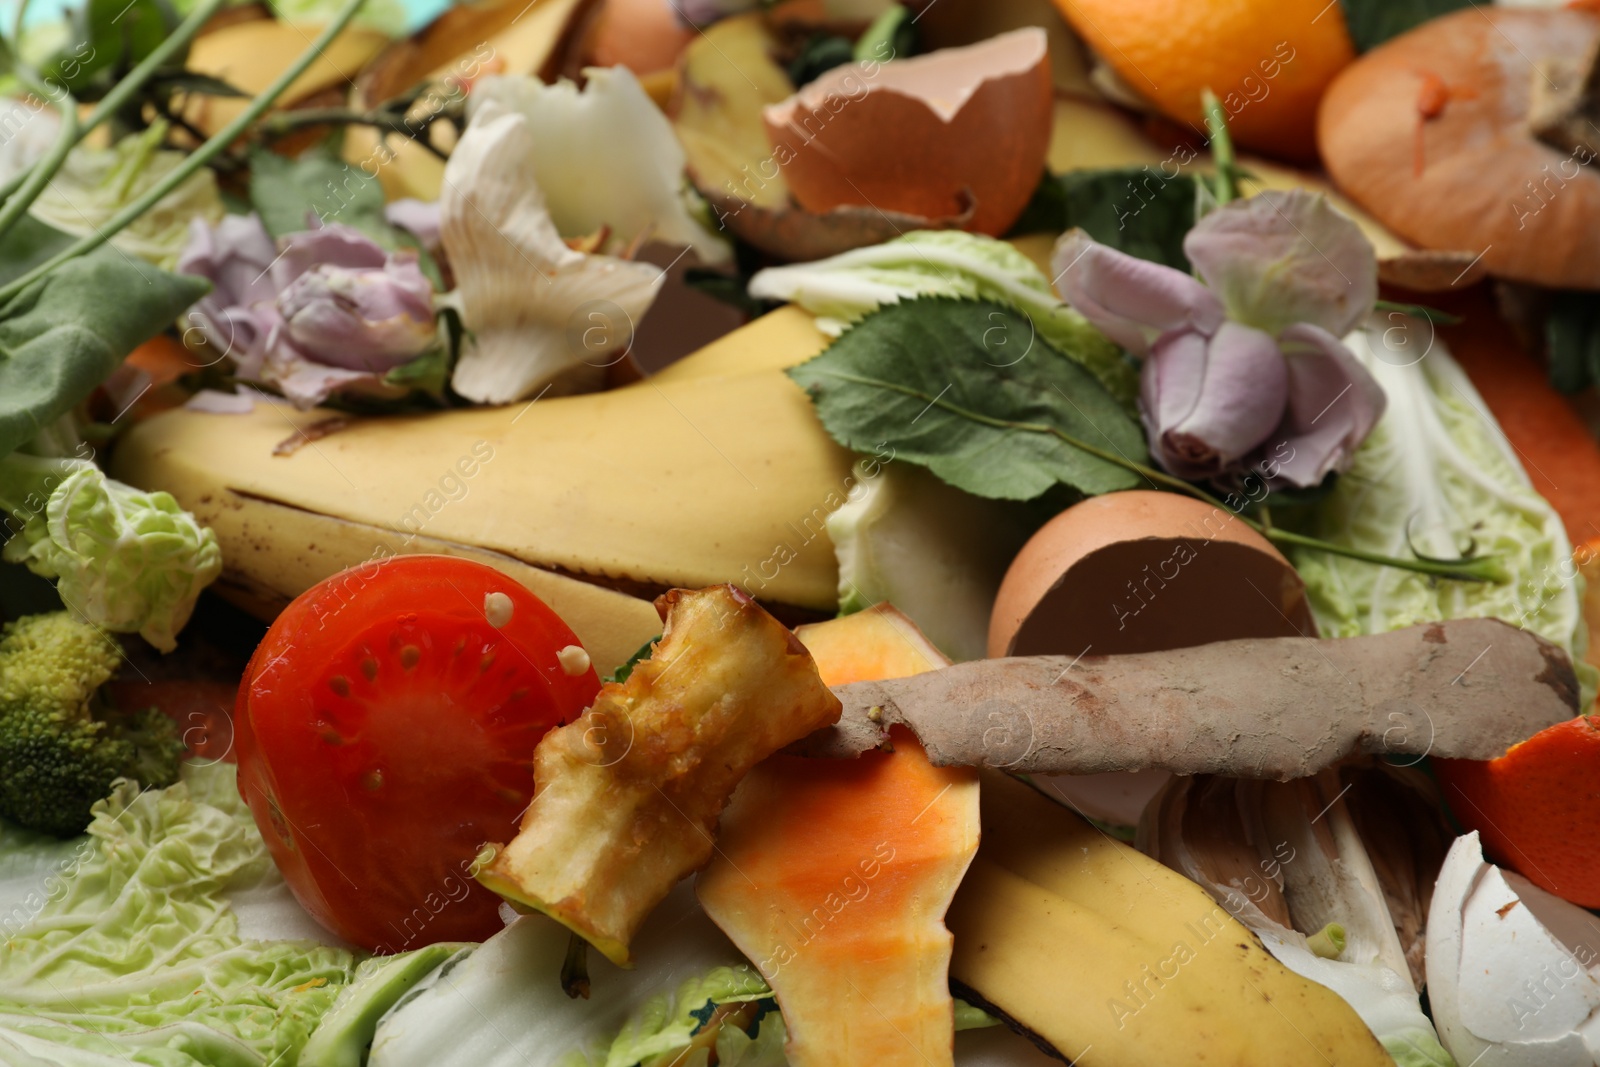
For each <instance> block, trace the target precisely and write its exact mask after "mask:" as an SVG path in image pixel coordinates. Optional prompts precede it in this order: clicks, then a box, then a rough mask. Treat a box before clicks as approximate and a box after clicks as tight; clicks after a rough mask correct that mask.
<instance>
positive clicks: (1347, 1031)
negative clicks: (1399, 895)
mask: <svg viewBox="0 0 1600 1067" xmlns="http://www.w3.org/2000/svg"><path fill="white" fill-rule="evenodd" d="M982 783H983V784H982V788H983V796H982V803H983V838H982V843H981V845H980V846H979V849H978V857H977V859H976V860H975V861H974V862H973V865H972V869H971V870H970V871H968V872H967V877H966V879H965V880H964V881H963V882H962V884H961V889H960V891H959V892H958V893H957V894H956V899H955V903H954V904H953V905H952V906H951V908H950V912H949V915H948V917H947V919H946V922H947V923H948V925H949V927H950V929H951V931H952V932H953V933H954V934H955V938H956V948H955V956H954V958H953V960H952V961H951V965H950V977H951V981H952V984H953V985H954V986H955V987H956V988H957V991H958V992H960V991H961V990H963V989H965V990H969V991H971V992H972V994H973V996H975V997H976V998H977V1000H978V1001H980V1002H982V1003H985V1004H987V1005H990V1006H992V1008H994V1009H995V1010H997V1011H998V1012H999V1013H1001V1014H1002V1015H1004V1016H1005V1017H1006V1018H1007V1019H1008V1020H1010V1021H1012V1022H1013V1023H1014V1024H1016V1025H1018V1026H1020V1027H1023V1028H1025V1029H1026V1030H1028V1031H1031V1032H1032V1033H1033V1034H1034V1035H1037V1037H1038V1038H1040V1039H1042V1040H1043V1041H1045V1042H1046V1043H1048V1044H1049V1045H1050V1046H1052V1047H1053V1048H1054V1049H1056V1050H1057V1051H1058V1052H1059V1053H1060V1054H1061V1055H1063V1056H1065V1057H1067V1058H1068V1059H1069V1060H1071V1059H1083V1060H1084V1062H1086V1063H1090V1064H1092V1063H1096V1062H1099V1063H1115V1064H1118V1065H1119V1067H1146V1065H1148V1067H1182V1065H1185V1064H1230V1065H1238V1067H1254V1065H1261V1067H1269V1065H1271V1067H1281V1065H1282V1064H1290V1063H1318V1064H1320V1063H1324V1062H1326V1063H1334V1064H1338V1065H1339V1067H1354V1065H1364V1064H1371V1065H1373V1067H1379V1065H1386V1064H1391V1063H1392V1062H1393V1061H1392V1060H1391V1058H1390V1057H1389V1054H1388V1053H1387V1052H1385V1051H1384V1049H1383V1046H1382V1045H1381V1044H1379V1043H1378V1040H1377V1038H1376V1037H1374V1036H1373V1035H1372V1032H1371V1031H1370V1030H1368V1029H1367V1027H1366V1025H1365V1024H1364V1023H1362V1021H1361V1019H1360V1017H1358V1016H1357V1015H1356V1013H1355V1011H1354V1009H1352V1008H1351V1007H1350V1006H1349V1005H1348V1004H1347V1003H1345V1001H1344V1000H1342V999H1341V998H1340V997H1339V996H1338V995H1337V994H1335V993H1334V992H1333V991H1331V990H1329V989H1327V988H1325V987H1323V986H1320V985H1317V984H1316V983H1314V982H1311V981H1309V980H1307V979H1305V978H1301V977H1300V976H1299V975H1296V974H1294V973H1293V972H1292V971H1290V970H1288V969H1287V968H1286V967H1284V966H1283V965H1282V964H1280V963H1278V962H1277V961H1276V960H1275V959H1273V958H1272V956H1271V955H1269V954H1268V953H1267V951H1266V949H1265V948H1263V947H1262V945H1261V943H1260V942H1259V941H1257V940H1256V938H1255V936H1254V935H1253V934H1251V933H1250V932H1249V931H1248V930H1247V929H1245V927H1244V926H1242V925H1240V924H1239V923H1238V922H1237V921H1235V920H1234V919H1233V918H1232V916H1230V915H1228V913H1227V912H1226V911H1224V910H1223V909H1222V908H1221V907H1219V906H1218V905H1217V904H1216V903H1215V902H1214V901H1213V900H1212V899H1211V898H1210V897H1209V896H1207V895H1206V892H1205V891H1204V890H1203V889H1201V888H1200V887H1199V886H1198V885H1196V884H1195V883H1193V882H1191V881H1189V880H1188V879H1187V878H1184V877H1183V876H1182V875H1180V874H1177V873H1176V872H1174V871H1171V870H1169V869H1167V868H1166V867H1163V866H1162V865H1161V864H1159V863H1157V862H1156V861H1155V860H1152V859H1150V858H1149V857H1148V856H1145V855H1144V854H1142V853H1140V852H1138V851H1136V850H1135V849H1133V848H1130V847H1129V846H1127V845H1124V844H1122V843H1121V842H1120V841H1116V840H1114V839H1112V838H1110V837H1108V836H1107V835H1105V834H1104V833H1102V832H1100V831H1099V830H1097V829H1096V828H1094V827H1093V826H1091V825H1090V824H1089V823H1087V822H1086V821H1084V820H1083V819H1081V818H1079V817H1078V816H1076V815H1074V814H1072V813H1071V812H1070V811H1068V810H1067V809H1065V808H1064V807H1061V806H1060V805H1058V804H1056V803H1054V802H1052V801H1051V800H1049V799H1047V798H1046V797H1044V796H1043V795H1041V794H1039V793H1037V792H1035V791H1034V790H1033V789H1032V788H1031V787H1029V786H1028V785H1026V784H1024V783H1022V782H1019V781H1017V780H1015V779H1012V778H1009V777H1007V776H1005V775H1001V774H997V773H995V772H991V771H985V772H983V779H982ZM1091 1050H1092V1051H1091Z"/></svg>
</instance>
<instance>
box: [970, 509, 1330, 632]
mask: <svg viewBox="0 0 1600 1067" xmlns="http://www.w3.org/2000/svg"><path fill="white" fill-rule="evenodd" d="M1316 632H1317V628H1316V622H1315V621H1314V620H1313V619H1312V617H1311V608H1310V605H1309V604H1308V603H1307V602H1306V595H1305V585H1304V583H1303V582H1301V580H1300V576H1299V574H1297V573H1296V572H1295V569H1294V568H1293V567H1292V566H1290V565H1289V562H1288V560H1286V559H1284V558H1283V556H1282V555H1280V554H1279V552H1278V550H1277V549H1275V548H1273V547H1272V545H1271V544H1270V543H1268V542H1267V540H1266V539H1265V538H1264V537H1262V536H1261V535H1260V534H1258V533H1256V532H1255V531H1254V530H1253V529H1251V528H1250V527H1249V526H1248V525H1246V524H1245V522H1244V521H1243V520H1242V519H1240V518H1238V517H1237V516H1235V515H1233V514H1232V513H1231V512H1229V511H1227V510H1225V509H1222V508H1215V507H1213V506H1211V505H1209V504H1206V503H1203V502H1201V501H1199V500H1195V499H1193V498H1191V497H1186V496H1179V495H1178V494H1176V493H1159V492H1150V491H1145V490H1135V491H1131V492H1125V493H1107V494H1105V495H1104V496H1097V497H1091V498H1090V499H1088V500H1085V501H1083V502H1082V503H1081V504H1077V505H1074V506H1073V507H1071V508H1068V509H1067V510H1066V511H1064V512H1062V513H1061V514H1060V515H1057V516H1056V517H1055V518H1054V519H1051V520H1050V521H1049V522H1048V523H1046V524H1045V526H1044V527H1043V528H1042V529H1041V530H1040V531H1039V532H1038V533H1036V534H1034V535H1033V537H1032V539H1031V540H1029V541H1028V543H1027V544H1026V545H1024V546H1023V548H1022V551H1021V552H1020V553H1018V554H1017V558H1016V559H1015V560H1014V561H1013V562H1012V564H1011V569H1010V570H1009V571H1007V572H1006V576H1005V580H1004V581H1003V582H1002V583H1001V585H1000V595H999V596H998V597H997V598H996V599H995V605H994V612H993V614H992V615H991V616H990V620H989V655H990V656H992V657H994V656H1032V655H1048V654H1063V655H1069V656H1076V655H1080V654H1083V653H1086V652H1092V653H1093V654H1094V655H1097V656H1100V655H1117V654H1121V653H1128V652H1160V651H1164V650H1167V649H1173V648H1188V647H1190V646H1193V645H1202V644H1209V643H1210V642H1213V641H1230V640H1234V639H1237V638H1246V637H1291V636H1294V635H1297V634H1299V635H1305V636H1312V637H1314V636H1316Z"/></svg>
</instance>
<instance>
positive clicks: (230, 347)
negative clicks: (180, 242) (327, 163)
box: [178, 215, 436, 408]
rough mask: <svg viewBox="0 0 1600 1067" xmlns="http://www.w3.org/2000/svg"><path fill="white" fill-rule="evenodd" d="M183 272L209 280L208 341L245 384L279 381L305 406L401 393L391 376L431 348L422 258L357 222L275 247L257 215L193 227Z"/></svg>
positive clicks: (203, 317) (199, 315) (201, 320)
mask: <svg viewBox="0 0 1600 1067" xmlns="http://www.w3.org/2000/svg"><path fill="white" fill-rule="evenodd" d="M178 269H179V270H180V271H183V272H185V273H189V274H198V275H201V276H202V277H205V278H208V279H209V280H210V281H211V283H212V291H211V292H210V293H209V294H208V295H207V296H206V297H205V298H204V299H203V300H202V301H201V302H200V303H199V304H198V305H197V306H196V310H195V319H196V323H195V324H196V325H197V326H199V327H200V329H201V332H202V333H203V334H204V335H205V337H206V339H207V341H209V342H210V343H211V345H212V346H214V347H216V348H218V349H220V350H221V351H222V352H223V354H225V355H228V356H231V357H232V358H233V360H234V363H235V364H236V368H237V374H238V376H239V377H240V378H242V379H244V380H246V381H255V382H261V383H263V384H270V385H275V386H277V387H278V389H279V390H280V391H282V393H283V394H284V396H286V397H288V398H289V399H290V400H292V401H293V402H294V403H295V404H296V406H299V407H303V408H304V407H312V406H314V405H316V404H318V403H321V402H322V401H323V400H325V399H327V397H328V395H329V394H330V393H333V392H336V391H341V390H346V391H359V392H363V393H367V394H376V395H387V394H391V393H394V392H396V390H394V389H392V388H390V387H389V386H386V385H385V384H384V382H383V376H384V374H386V373H387V372H388V371H390V370H392V369H393V368H395V367H398V366H400V365H401V364H403V363H407V362H410V361H411V360H413V359H416V358H417V357H418V356H420V355H422V354H423V353H424V352H426V351H427V350H428V349H429V348H431V347H432V346H433V344H434V343H435V339H436V332H435V327H434V314H433V287H432V285H431V284H429V282H428V280H427V278H426V277H424V276H423V274H422V272H421V270H420V269H418V266H417V261H416V257H415V256H414V255H411V254H408V253H399V254H390V253H387V252H385V251H384V250H383V249H382V248H380V247H378V245H377V244H376V243H374V242H373V241H372V240H371V239H370V238H368V237H367V236H366V235H365V234H362V233H361V232H360V231H358V230H355V229H352V228H351V227H349V226H344V225H339V224H334V225H330V226H324V227H322V228H320V229H316V230H307V231H304V232H302V233H293V234H289V235H287V236H285V237H283V238H282V239H281V240H279V241H278V242H277V243H276V244H274V242H273V240H272V238H271V236H270V235H268V233H267V231H266V228H265V227H264V226H262V224H261V220H260V219H258V218H257V217H256V216H254V215H248V216H244V215H229V216H227V217H225V218H224V219H223V220H222V222H221V223H220V224H218V225H217V226H215V227H210V226H207V225H206V224H205V223H204V222H201V221H199V220H196V221H194V222H193V223H191V226H190V236H189V244H188V247H187V248H185V249H184V252H183V255H182V256H181V257H180V258H179V260H178Z"/></svg>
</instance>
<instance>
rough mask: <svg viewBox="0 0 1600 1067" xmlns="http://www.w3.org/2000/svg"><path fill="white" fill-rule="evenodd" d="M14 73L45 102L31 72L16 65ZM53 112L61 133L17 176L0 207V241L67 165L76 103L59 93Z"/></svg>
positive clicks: (42, 88)
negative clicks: (58, 119) (56, 115)
mask: <svg viewBox="0 0 1600 1067" xmlns="http://www.w3.org/2000/svg"><path fill="white" fill-rule="evenodd" d="M17 73H18V74H19V75H20V76H21V79H22V82H23V84H24V85H26V86H27V87H28V90H29V91H30V92H33V93H36V94H38V95H39V96H41V97H44V98H45V99H49V98H50V92H49V90H48V89H46V88H45V86H44V83H43V82H41V81H39V80H38V79H37V78H36V77H35V76H34V72H33V71H31V70H27V69H26V68H24V67H22V66H21V65H20V64H19V65H18V66H17ZM51 103H53V104H54V105H55V106H56V109H57V110H58V111H60V112H61V131H60V132H59V133H58V134H57V135H56V140H55V143H54V144H52V145H51V146H50V151H48V152H46V153H45V154H44V156H43V157H42V158H40V159H39V160H38V162H36V163H34V165H33V166H32V167H29V168H28V170H27V171H26V172H25V173H23V174H20V175H18V178H19V181H18V183H17V184H18V185H19V186H20V188H17V189H15V190H13V191H12V193H11V195H10V196H9V197H7V198H6V200H5V202H4V203H3V204H0V237H4V236H5V235H6V234H7V233H9V232H10V230H11V227H13V226H15V225H16V224H17V220H18V219H20V218H22V216H23V215H24V214H26V213H27V211H28V209H29V208H30V207H32V206H33V202H34V201H35V200H37V199H39V194H40V193H42V192H44V187H45V186H46V185H49V184H50V179H51V178H54V177H55V176H56V172H57V171H59V170H60V169H61V166H62V164H64V163H65V162H66V161H67V154H68V153H69V152H71V151H72V148H73V146H74V145H76V144H77V143H78V102H77V101H76V100H74V99H73V98H72V94H71V93H69V92H66V91H65V90H63V91H62V92H61V94H60V96H58V97H57V98H56V99H54V100H51Z"/></svg>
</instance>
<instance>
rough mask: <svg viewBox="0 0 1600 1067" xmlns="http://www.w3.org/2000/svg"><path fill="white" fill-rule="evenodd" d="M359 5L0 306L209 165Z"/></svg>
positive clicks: (3, 297) (354, 2)
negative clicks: (235, 114)
mask: <svg viewBox="0 0 1600 1067" xmlns="http://www.w3.org/2000/svg"><path fill="white" fill-rule="evenodd" d="M365 3H366V0H345V2H344V4H343V5H342V6H341V7H340V8H339V11H338V13H337V14H335V15H334V16H333V19H332V20H331V21H330V22H329V23H328V25H327V26H325V27H324V28H323V30H322V32H321V33H319V34H318V35H317V39H316V40H314V41H312V42H311V47H309V48H307V49H306V50H305V51H304V52H302V53H300V55H299V57H298V58H296V59H295V61H294V62H293V63H291V64H289V66H288V67H286V68H285V69H284V71H283V73H281V74H279V75H278V77H277V78H276V79H274V80H273V82H272V84H271V85H269V86H267V87H266V88H265V89H264V90H262V91H261V93H260V94H259V95H257V96H256V98H255V99H254V100H252V101H251V102H250V106H249V107H247V108H245V109H244V111H242V112H241V113H240V114H239V115H238V117H237V118H235V119H234V120H233V121H232V122H230V123H228V124H227V125H226V126H224V127H223V128H222V129H221V130H220V131H219V132H218V133H217V135H216V136H214V137H212V138H211V139H210V140H209V141H207V142H206V143H205V144H203V145H201V146H200V147H199V148H196V149H195V150H194V151H193V152H191V153H189V156H188V158H187V159H185V160H184V161H183V163H182V164H180V165H179V166H177V167H174V168H173V169H172V171H171V173H169V174H168V175H167V176H166V177H165V178H163V179H162V180H161V181H159V182H157V183H156V184H154V185H152V186H151V187H150V188H149V189H147V190H145V194H144V195H143V196H141V197H140V198H139V199H138V200H135V201H134V202H133V203H131V204H129V205H127V206H126V207H124V208H123V209H122V210H121V211H119V212H117V213H116V214H115V215H113V216H112V217H111V219H110V220H108V221H107V222H106V224H105V225H104V226H101V227H99V228H98V229H97V230H96V231H95V232H94V233H92V234H90V235H88V236H87V237H84V238H81V239H80V240H78V241H76V242H74V243H73V244H72V245H70V246H68V247H67V248H64V249H62V250H61V251H60V252H58V253H57V254H56V255H54V256H52V257H50V258H49V259H48V260H46V261H45V262H44V263H41V264H40V265H39V266H37V267H35V268H34V269H33V270H31V271H29V272H28V273H26V274H24V275H23V276H22V277H20V278H18V279H16V280H15V281H13V282H12V283H11V284H9V285H7V286H6V287H5V288H3V289H0V304H4V303H5V302H6V301H8V300H10V299H11V298H12V297H14V296H16V295H17V294H18V293H20V292H22V291H23V290H24V289H26V288H27V287H28V286H30V285H32V284H33V283H34V282H36V281H38V280H39V279H40V278H43V277H44V276H45V275H46V274H49V273H50V272H51V271H53V270H55V269H56V268H57V267H59V266H60V265H61V264H63V263H65V262H67V260H69V259H75V258H76V257H78V256H81V255H83V254H85V253H87V252H92V251H94V250H95V249H96V248H99V247H100V246H101V245H103V244H105V243H106V242H107V241H109V240H110V239H111V238H112V237H114V236H116V235H117V234H118V233H120V232H121V231H122V230H123V229H124V228H125V227H127V225H128V224H129V223H131V222H133V221H134V220H135V219H137V218H138V217H139V216H141V215H143V214H144V213H145V212H146V211H148V210H150V208H151V207H153V206H155V204H157V203H158V202H160V200H161V199H162V198H163V197H165V196H166V195H167V194H168V193H170V192H172V190H174V189H176V188H177V187H178V186H179V185H181V184H183V182H185V181H187V180H188V178H189V175H191V174H193V173H194V172H195V171H197V170H199V169H200V168H201V167H203V166H205V165H206V164H207V163H208V162H210V160H211V158H212V157H213V156H215V155H217V154H218V153H219V152H221V151H222V150H223V149H225V148H227V147H228V146H229V145H230V144H232V143H233V142H234V141H235V140H237V139H238V137H239V135H240V134H242V133H243V132H244V131H245V130H246V129H247V128H248V127H249V126H250V124H251V123H252V122H254V121H256V119H258V118H260V117H261V116H262V114H263V113H264V112H265V111H266V110H267V109H268V108H270V107H271V106H272V105H273V104H274V103H275V102H276V101H277V99H278V97H280V96H282V95H283V91H284V90H285V89H287V88H289V86H290V84H291V83H293V82H294V80H295V79H296V78H298V77H300V75H301V74H303V73H305V70H306V68H307V67H309V66H311V64H312V63H313V62H314V61H315V60H316V59H317V57H318V56H320V55H322V54H323V51H324V50H325V49H326V48H327V47H328V45H329V43H330V42H332V40H333V39H334V38H335V37H337V36H338V35H339V33H340V31H342V30H343V29H344V28H345V26H347V25H349V23H350V20H351V19H352V18H354V17H355V14H356V12H357V11H359V10H361V6H362V5H363V4H365ZM106 100H110V96H109V95H108V96H107V97H106ZM104 102H105V101H102V103H104Z"/></svg>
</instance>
